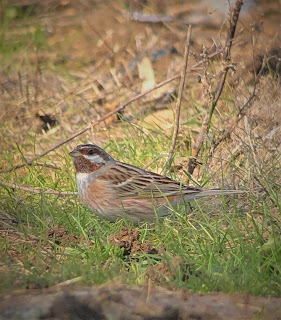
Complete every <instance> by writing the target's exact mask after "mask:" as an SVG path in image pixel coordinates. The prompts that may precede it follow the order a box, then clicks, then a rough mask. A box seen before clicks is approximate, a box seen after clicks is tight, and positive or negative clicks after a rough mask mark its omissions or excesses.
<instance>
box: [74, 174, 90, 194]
mask: <svg viewBox="0 0 281 320" xmlns="http://www.w3.org/2000/svg"><path fill="white" fill-rule="evenodd" d="M76 181H77V187H78V193H79V194H80V195H81V194H82V193H83V191H85V190H87V187H88V185H89V183H90V182H91V179H90V174H89V173H82V172H77V173H76Z"/></svg>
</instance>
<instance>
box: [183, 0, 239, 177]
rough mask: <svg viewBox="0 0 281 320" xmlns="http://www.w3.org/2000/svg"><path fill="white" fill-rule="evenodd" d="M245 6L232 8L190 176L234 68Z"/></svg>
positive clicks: (237, 2) (193, 150) (189, 166)
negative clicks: (237, 32) (236, 39)
mask: <svg viewBox="0 0 281 320" xmlns="http://www.w3.org/2000/svg"><path fill="white" fill-rule="evenodd" d="M242 4H243V0H236V2H235V4H234V5H233V6H230V18H229V29H228V34H227V38H226V43H225V46H224V49H223V55H222V63H223V65H224V67H223V70H221V71H220V73H219V76H218V79H219V80H218V83H217V87H216V89H215V91H214V92H213V93H212V101H211V103H210V107H209V112H208V113H207V114H206V115H205V117H204V119H203V121H202V126H201V129H200V132H199V135H198V137H197V139H196V142H195V144H194V146H193V148H192V158H190V160H189V162H188V172H189V173H190V174H192V173H193V171H194V169H195V168H196V166H197V161H196V157H197V156H198V154H199V152H200V151H201V148H202V146H203V141H204V137H205V135H206V134H207V133H208V131H209V128H210V124H211V119H212V115H213V113H214V110H215V108H216V106H217V103H218V101H219V98H220V96H221V93H222V90H223V88H224V84H225V80H226V76H227V73H228V71H229V69H231V68H233V66H232V64H231V54H230V53H231V47H232V42H233V39H234V34H235V30H236V26H237V22H238V17H239V13H240V10H241V7H242Z"/></svg>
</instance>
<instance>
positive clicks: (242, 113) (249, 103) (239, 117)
mask: <svg viewBox="0 0 281 320" xmlns="http://www.w3.org/2000/svg"><path fill="white" fill-rule="evenodd" d="M265 67H266V57H264V58H263V62H262V65H261V68H260V70H259V73H258V74H257V75H256V74H255V82H254V89H253V92H252V94H251V96H250V97H249V98H248V100H247V101H246V103H245V104H244V105H243V107H242V108H240V109H239V112H238V114H237V116H236V117H235V119H234V120H233V121H232V123H231V125H230V126H229V127H228V128H227V129H226V130H225V132H224V133H223V135H222V136H221V137H220V138H219V139H217V140H216V141H215V143H214V146H213V150H212V152H211V156H212V157H213V156H214V154H215V151H216V149H217V147H218V146H219V145H220V144H221V143H222V142H223V141H224V140H226V139H227V138H229V137H230V134H231V133H232V131H233V130H234V129H235V128H236V126H237V124H238V123H239V122H240V121H241V120H242V119H243V117H244V116H245V115H246V111H247V109H249V108H250V107H251V106H252V104H253V102H254V101H255V98H256V96H257V94H256V91H257V83H258V80H259V79H260V77H261V76H262V74H263V71H264V68H265Z"/></svg>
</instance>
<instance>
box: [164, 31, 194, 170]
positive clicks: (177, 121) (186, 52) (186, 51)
mask: <svg viewBox="0 0 281 320" xmlns="http://www.w3.org/2000/svg"><path fill="white" fill-rule="evenodd" d="M190 39H191V26H190V25H189V26H188V30H187V36H186V42H185V48H184V66H183V68H182V71H181V78H180V85H179V93H178V98H177V101H176V117H175V124H174V132H173V137H172V144H171V147H170V150H169V155H168V159H167V161H166V169H165V171H167V169H168V168H169V166H170V164H171V162H172V157H173V154H174V151H175V147H176V142H177V136H178V132H179V124H180V109H181V100H182V94H183V89H184V85H185V78H186V72H187V65H188V57H189V48H190Z"/></svg>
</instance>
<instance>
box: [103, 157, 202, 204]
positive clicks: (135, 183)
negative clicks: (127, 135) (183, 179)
mask: <svg viewBox="0 0 281 320" xmlns="http://www.w3.org/2000/svg"><path fill="white" fill-rule="evenodd" d="M99 178H100V179H104V180H107V181H111V183H112V186H113V188H114V189H115V190H116V192H117V193H118V196H119V197H122V198H128V197H142V198H163V197H168V196H176V195H185V194H193V193H198V192H201V189H199V188H194V187H190V186H187V185H184V184H181V183H180V182H178V181H175V180H172V179H170V178H168V177H164V176H162V175H160V174H157V173H154V172H150V171H146V170H143V169H140V168H138V167H134V166H131V165H129V164H125V163H122V162H116V163H115V166H113V167H111V168H110V169H109V170H108V172H107V173H106V174H104V175H102V177H99Z"/></svg>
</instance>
